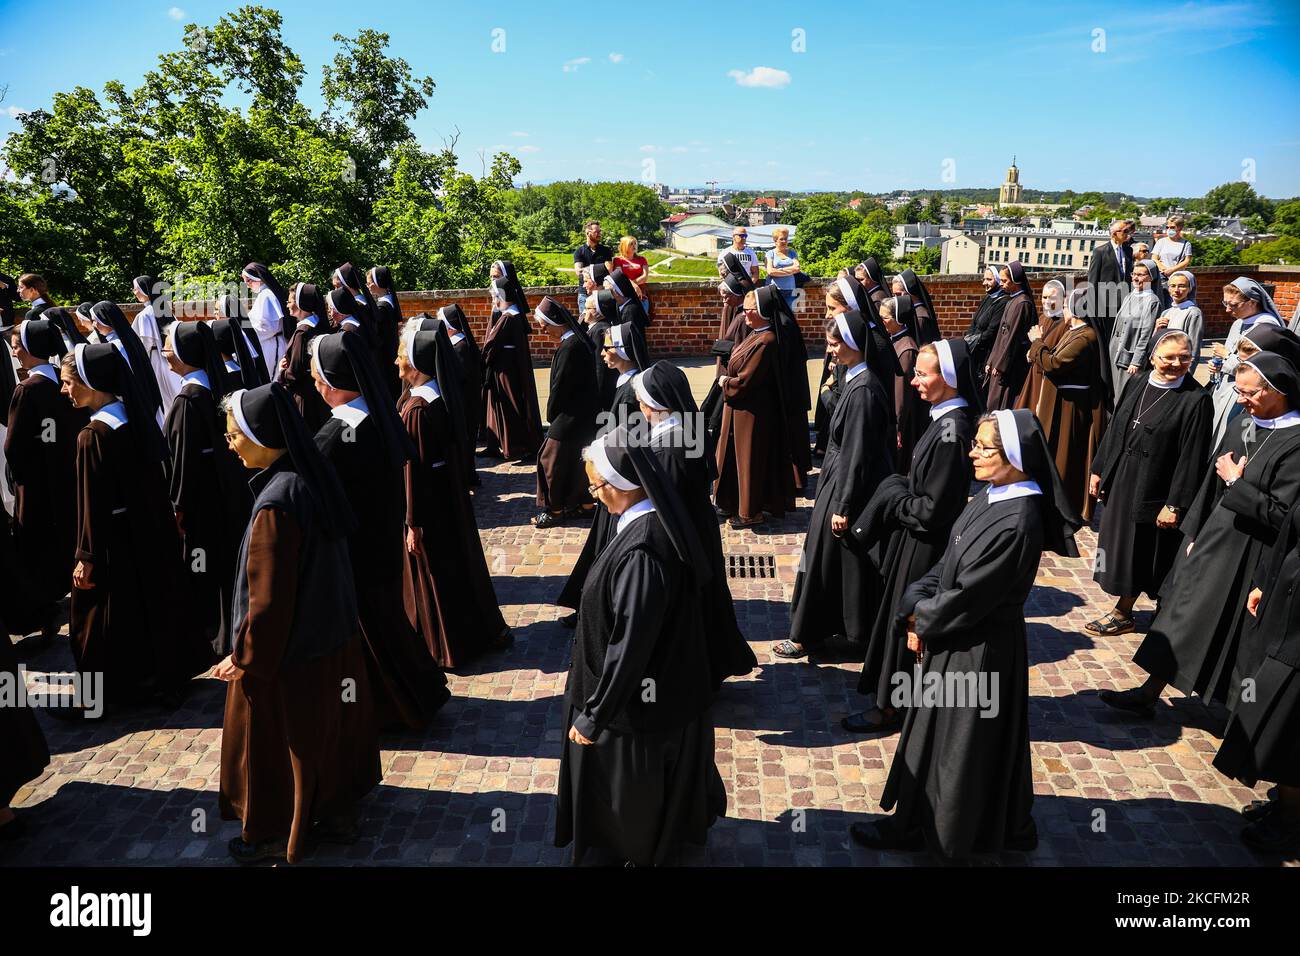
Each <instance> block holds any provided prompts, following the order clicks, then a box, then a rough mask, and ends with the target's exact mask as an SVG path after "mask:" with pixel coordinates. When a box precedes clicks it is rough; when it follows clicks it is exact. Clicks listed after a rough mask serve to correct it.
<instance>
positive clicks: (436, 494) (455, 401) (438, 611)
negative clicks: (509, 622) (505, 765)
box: [397, 321, 511, 668]
mask: <svg viewBox="0 0 1300 956" xmlns="http://www.w3.org/2000/svg"><path fill="white" fill-rule="evenodd" d="M433 326H434V330H433V331H428V332H424V331H419V330H418V329H417V328H416V327H415V324H414V321H412V322H409V323H407V325H406V326H405V328H404V329H403V331H402V335H401V337H400V339H399V342H398V350H397V368H398V370H399V371H400V372H401V374H402V380H403V381H404V382H405V383H406V385H407V386H408V387H409V388H410V391H409V392H408V394H407V397H406V400H405V402H404V403H403V405H402V425H403V426H404V427H405V429H406V434H407V435H408V436H409V437H410V439H411V442H412V444H413V445H414V446H415V456H414V457H413V458H411V460H410V461H408V462H407V463H406V468H405V479H406V563H407V576H406V589H405V595H406V614H407V617H408V618H409V619H410V621H411V623H412V625H413V626H415V627H416V628H417V629H418V630H419V631H420V633H421V634H423V635H424V640H425V643H426V644H428V647H429V653H430V654H431V655H433V658H434V660H436V661H437V662H438V664H439V666H441V667H446V668H452V667H461V666H463V665H465V664H466V663H468V662H469V661H471V660H473V659H474V658H475V657H477V656H479V655H480V654H483V653H485V652H488V651H493V650H500V649H501V648H504V647H508V646H509V645H510V643H511V635H510V629H509V628H508V627H506V622H505V619H504V618H503V617H502V616H501V608H500V606H499V603H498V601H497V596H496V592H495V590H494V589H493V587H492V576H491V574H489V572H488V568H487V562H486V560H485V559H484V556H483V542H482V541H481V540H480V539H479V534H478V525H477V524H476V523H475V521H474V506H473V504H472V502H471V501H470V496H469V489H468V487H467V486H466V484H465V470H464V467H463V465H461V464H460V463H462V462H463V460H464V459H465V458H467V457H468V458H469V459H470V460H471V461H472V460H473V452H474V450H473V448H471V447H470V445H469V436H468V434H467V431H466V424H465V413H464V410H463V409H462V408H461V407H460V398H461V394H462V391H461V381H460V375H461V367H460V360H459V359H458V358H457V356H456V354H455V352H454V350H453V346H452V344H451V341H450V340H449V339H448V338H447V330H446V328H445V327H444V326H443V325H442V323H440V322H436V321H434V322H433Z"/></svg>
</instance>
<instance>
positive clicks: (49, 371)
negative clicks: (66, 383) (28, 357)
mask: <svg viewBox="0 0 1300 956" xmlns="http://www.w3.org/2000/svg"><path fill="white" fill-rule="evenodd" d="M33 375H39V376H41V378H48V379H49V380H50V381H51V382H53V383H54V384H55V385H58V384H59V373H58V372H56V371H55V370H54V366H53V365H51V364H50V363H49V362H42V363H41V364H40V365H33V366H32V367H31V368H29V369H28V370H27V377H28V378H31V377H32V376H33Z"/></svg>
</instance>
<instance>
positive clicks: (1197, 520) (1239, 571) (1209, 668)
mask: <svg viewBox="0 0 1300 956" xmlns="http://www.w3.org/2000/svg"><path fill="white" fill-rule="evenodd" d="M1244 421H1245V422H1247V423H1251V422H1252V420H1251V419H1250V418H1246V419H1244ZM1253 431H1254V437H1253V438H1252V440H1251V441H1249V442H1247V441H1246V430H1244V429H1230V430H1229V432H1228V434H1227V435H1226V436H1224V439H1223V441H1222V442H1221V443H1220V445H1219V448H1218V451H1217V453H1216V454H1215V456H1214V457H1215V458H1216V459H1217V458H1218V457H1219V455H1223V454H1225V453H1227V452H1231V453H1232V454H1233V460H1234V461H1236V460H1239V459H1240V457H1241V456H1242V455H1243V454H1245V455H1248V456H1249V459H1250V460H1249V461H1248V462H1247V463H1246V471H1245V473H1244V474H1243V475H1242V476H1241V477H1240V478H1239V479H1237V480H1236V481H1235V482H1233V484H1232V487H1231V488H1228V487H1226V486H1225V483H1224V481H1223V479H1222V478H1220V477H1219V476H1218V474H1217V473H1216V472H1215V470H1214V467H1213V466H1211V467H1210V469H1209V470H1208V472H1207V474H1206V476H1205V478H1204V480H1203V481H1202V482H1201V486H1200V488H1199V489H1198V491H1197V493H1196V497H1195V498H1194V499H1193V501H1192V504H1191V506H1190V507H1189V508H1188V509H1187V516H1186V517H1185V518H1183V520H1182V522H1181V524H1180V525H1179V527H1180V530H1181V531H1182V532H1183V535H1184V537H1185V539H1186V541H1185V542H1184V545H1183V548H1182V549H1181V550H1180V551H1179V552H1178V555H1177V556H1176V557H1175V559H1174V566H1173V569H1172V570H1171V571H1170V575H1171V577H1170V578H1169V579H1168V580H1167V581H1166V584H1165V587H1166V592H1167V593H1165V594H1163V595H1162V600H1161V603H1160V610H1159V612H1158V613H1157V614H1156V616H1155V619H1154V620H1153V621H1152V622H1151V628H1150V630H1149V631H1148V632H1147V636H1146V639H1145V640H1144V641H1143V642H1142V643H1141V645H1139V646H1138V649H1137V653H1136V654H1134V655H1133V662H1134V663H1135V664H1137V665H1138V666H1139V667H1141V668H1142V669H1143V670H1145V671H1146V672H1147V673H1148V674H1151V675H1152V676H1153V677H1156V678H1158V679H1160V680H1163V681H1165V682H1166V683H1169V684H1172V685H1173V686H1174V687H1177V688H1178V689H1179V690H1181V691H1182V692H1183V693H1184V694H1192V693H1196V694H1199V695H1201V696H1202V697H1204V698H1206V699H1208V700H1217V701H1219V702H1221V703H1227V704H1228V705H1232V704H1233V703H1235V701H1236V699H1237V694H1238V693H1240V690H1241V681H1242V679H1243V678H1245V677H1249V676H1250V675H1251V674H1253V673H1254V672H1255V671H1256V670H1257V669H1258V667H1259V665H1260V663H1261V661H1262V660H1263V658H1264V648H1263V647H1262V646H1260V643H1259V641H1258V640H1257V639H1255V638H1254V637H1253V636H1252V637H1251V638H1250V639H1244V638H1243V632H1244V631H1245V630H1246V625H1247V623H1248V622H1247V620H1246V618H1247V617H1248V615H1247V614H1246V596H1247V595H1248V594H1249V593H1250V589H1251V578H1252V576H1253V575H1254V574H1255V570H1256V568H1257V566H1258V564H1259V561H1260V558H1261V557H1262V555H1263V554H1264V552H1265V550H1266V549H1267V548H1268V547H1269V546H1270V545H1272V544H1273V542H1274V540H1275V539H1276V538H1277V535H1278V532H1279V531H1280V530H1281V529H1282V527H1283V526H1284V525H1285V523H1286V521H1287V517H1288V512H1289V511H1290V509H1291V508H1292V507H1293V506H1294V505H1295V502H1296V499H1297V497H1300V426H1294V427H1290V428H1259V427H1256V428H1255V429H1254V430H1253ZM1188 542H1193V543H1194V547H1193V548H1192V553H1191V554H1190V555H1188V554H1187V548H1186V545H1187V543H1188ZM1206 582H1213V583H1214V586H1213V587H1206Z"/></svg>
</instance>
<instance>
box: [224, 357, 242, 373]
mask: <svg viewBox="0 0 1300 956" xmlns="http://www.w3.org/2000/svg"><path fill="white" fill-rule="evenodd" d="M226 371H227V372H238V371H239V363H238V362H236V361H235V360H234V359H226Z"/></svg>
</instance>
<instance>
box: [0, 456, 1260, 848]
mask: <svg viewBox="0 0 1300 956" xmlns="http://www.w3.org/2000/svg"><path fill="white" fill-rule="evenodd" d="M482 474H483V478H484V483H483V486H482V488H481V489H480V490H479V492H478V495H477V502H476V510H477V513H478V518H479V526H480V529H481V532H482V536H483V541H484V547H485V548H486V551H487V554H488V559H489V565H490V567H491V568H492V570H493V573H494V575H495V581H496V587H497V594H498V596H499V598H500V600H501V602H502V606H503V608H504V611H505V615H506V620H507V622H508V623H509V624H510V625H511V626H512V627H513V628H514V632H515V636H516V644H515V646H514V647H513V648H512V649H511V650H510V651H508V652H505V653H501V654H497V655H493V656H490V657H488V658H486V659H484V660H481V661H479V662H477V663H476V664H475V665H474V666H473V667H470V668H467V669H464V670H462V671H459V672H456V673H455V674H454V675H452V676H451V687H452V691H453V694H454V697H453V699H452V700H451V702H450V703H448V704H447V705H446V707H445V708H444V709H443V710H442V711H441V713H440V714H439V715H438V717H437V719H436V721H435V722H434V724H433V726H432V727H431V728H430V729H429V730H428V731H427V733H425V734H424V735H423V736H414V735H410V736H388V737H386V738H385V739H384V742H383V743H384V747H385V749H384V753H383V767H384V779H383V783H382V784H381V786H380V787H379V788H378V789H377V790H376V791H375V792H374V793H373V794H372V795H371V796H370V797H369V798H368V800H367V801H366V803H365V805H364V811H363V812H364V820H363V838H362V840H361V841H360V842H359V843H358V844H356V845H355V846H352V847H330V848H324V849H322V850H320V851H318V852H317V853H316V854H315V855H314V856H313V857H312V859H311V861H310V862H311V863H313V864H345V865H346V864H438V863H453V864H515V865H518V864H537V863H542V864H560V863H564V862H567V852H566V851H565V850H560V849H556V848H554V847H552V846H551V834H552V824H553V814H554V805H555V798H554V792H555V785H556V777H557V770H558V766H559V759H558V758H559V751H560V742H561V739H562V736H563V734H564V733H565V731H566V730H567V728H565V727H563V726H562V725H561V707H560V701H561V694H562V692H563V683H564V675H565V672H566V670H567V664H568V648H569V639H570V634H571V632H569V631H567V630H564V629H563V628H561V627H560V625H559V624H558V623H556V618H557V617H559V616H560V614H561V610H560V609H558V608H556V607H554V606H553V605H551V604H549V603H548V601H549V599H550V598H551V597H553V596H554V595H555V594H556V593H557V591H558V590H559V587H560V585H561V583H562V581H563V578H564V575H565V574H566V573H567V571H568V568H569V567H570V565H571V564H572V562H573V560H574V559H575V557H576V556H577V554H578V552H579V550H580V549H581V546H582V542H583V538H584V536H585V534H586V528H585V526H569V527H563V528H556V529H551V530H548V531H537V530H535V529H534V528H532V527H531V526H530V525H529V524H528V523H527V517H528V516H529V515H530V514H531V513H532V511H533V510H534V509H533V502H532V494H533V473H532V470H531V469H529V468H523V467H518V466H509V465H499V466H497V467H495V468H491V469H483V471H482ZM810 509H811V505H810V503H809V502H807V501H802V500H801V501H800V508H799V509H798V511H797V512H795V513H793V514H791V515H789V516H787V517H786V519H785V520H783V521H780V522H774V523H771V524H770V525H769V526H768V527H767V528H766V529H763V530H761V531H759V532H757V533H755V532H753V531H743V532H736V531H732V530H730V529H727V530H726V532H725V534H726V547H727V549H728V551H729V552H730V553H733V554H755V555H761V554H771V555H773V556H774V557H775V562H776V567H777V577H776V578H775V579H770V578H769V579H763V578H752V579H735V580H733V581H732V582H731V584H732V589H733V593H734V594H735V598H736V609H737V614H738V617H739V619H740V623H741V626H742V628H743V630H744V632H745V634H746V635H747V637H748V638H749V640H750V641H751V642H752V644H753V646H754V649H755V651H756V653H757V655H758V659H759V667H758V669H757V670H755V671H754V672H753V674H751V675H750V676H749V677H747V678H740V679H733V680H731V681H730V682H729V683H728V684H727V685H726V686H725V687H724V689H723V691H722V694H721V696H720V699H719V700H718V702H717V704H716V706H715V708H714V719H715V722H716V724H717V762H718V766H719V769H720V770H721V772H722V776H723V778H724V779H725V781H726V785H727V791H728V795H729V808H728V816H727V818H726V819H724V820H720V821H719V822H718V823H717V824H716V825H715V826H714V828H713V829H712V831H711V832H710V839H709V844H708V847H707V848H705V849H699V850H694V849H692V850H688V851H687V852H686V854H685V858H684V860H683V862H684V863H687V864H710V865H773V866H782V865H856V866H863V865H890V866H896V865H901V866H908V865H917V864H924V863H928V862H930V860H929V858H928V857H927V856H925V855H923V854H910V853H909V854H901V853H897V854H896V853H877V852H871V851H867V850H863V849H861V848H859V847H857V846H856V845H855V844H853V843H852V842H851V841H850V840H849V837H848V827H849V824H850V823H851V822H853V821H854V820H856V819H860V818H861V815H862V814H867V813H874V812H878V809H879V808H878V805H877V801H878V799H879V797H880V794H881V791H882V789H883V786H884V782H885V777H886V775H887V773H888V768H889V763H890V760H891V759H892V755H893V752H894V746H895V743H896V740H897V737H896V736H891V737H886V738H884V739H879V738H870V739H863V738H861V737H858V736H854V735H850V734H847V733H845V732H844V731H843V730H841V728H840V726H839V719H840V717H841V716H843V715H844V714H846V713H849V712H851V711H854V710H860V709H861V707H862V700H861V698H859V696H858V695H857V693H856V690H855V688H856V681H857V671H858V670H859V666H860V665H859V664H858V663H857V662H849V663H843V664H809V663H806V662H797V663H792V662H789V661H780V660H776V659H774V658H773V656H772V654H771V653H770V651H769V646H770V644H771V642H772V641H773V640H775V639H779V638H781V637H783V636H785V633H786V628H787V621H788V608H787V601H788V599H789V595H790V591H791V587H792V585H793V581H794V573H795V568H796V565H797V562H798V552H799V547H800V542H801V540H802V531H803V529H804V528H805V526H806V524H807V521H808V516H809V512H810ZM1082 544H1083V545H1084V546H1085V549H1089V548H1091V546H1092V544H1093V538H1092V536H1091V534H1090V533H1085V534H1084V535H1083V536H1082ZM1106 606H1108V602H1107V601H1106V600H1105V599H1104V595H1102V594H1101V592H1100V590H1099V589H1098V588H1097V587H1096V586H1095V585H1094V584H1093V583H1092V581H1091V578H1090V574H1089V571H1088V556H1087V555H1086V554H1085V557H1084V558H1083V559H1074V560H1069V559H1063V558H1058V557H1056V556H1053V555H1046V556H1044V558H1043V562H1042V567H1041V569H1040V572H1039V576H1038V581H1037V586H1036V587H1035V588H1034V591H1033V593H1032V595H1031V597H1030V601H1029V604H1028V606H1027V608H1026V613H1027V615H1028V619H1029V622H1030V629H1029V642H1030V654H1029V657H1030V663H1031V665H1032V669H1031V672H1030V691H1031V694H1032V695H1033V699H1032V706H1031V709H1030V715H1029V719H1030V730H1031V736H1032V739H1033V752H1034V787H1035V792H1036V794H1037V797H1038V799H1037V800H1036V801H1035V804H1034V816H1035V818H1036V819H1037V822H1038V827H1039V832H1040V835H1041V841H1040V845H1039V847H1038V849H1037V850H1036V851H1035V852H1033V853H1030V854H1007V855H1005V856H1004V857H1003V859H1002V862H1004V863H1007V864H1011V865H1015V864H1024V863H1029V864H1034V865H1069V864H1084V865H1093V864H1103V865H1108V864H1153V865H1188V864H1209V865H1276V864H1277V863H1278V862H1280V861H1278V860H1276V859H1271V858H1268V857H1263V856H1259V855H1256V854H1254V853H1252V852H1251V851H1249V850H1247V849H1246V848H1244V847H1243V845H1242V844H1241V843H1240V842H1239V841H1238V838H1237V832H1238V830H1239V829H1240V826H1241V820H1240V817H1239V816H1238V814H1237V810H1238V808H1239V807H1241V806H1242V805H1244V804H1245V803H1246V802H1248V801H1249V800H1251V799H1253V798H1254V797H1255V796H1257V795H1259V794H1260V793H1262V792H1263V788H1262V787H1261V788H1260V790H1259V791H1257V792H1255V793H1252V791H1250V790H1248V789H1246V788H1244V787H1242V786H1240V785H1238V784H1236V783H1234V782H1232V781H1229V780H1227V779H1225V778H1224V777H1222V776H1221V775H1219V774H1218V773H1217V772H1216V771H1214V770H1213V768H1212V767H1211V765H1210V764H1211V760H1212V759H1213V757H1214V753H1215V750H1216V748H1217V746H1218V738H1217V736H1216V732H1217V730H1218V729H1220V728H1221V726H1222V719H1223V715H1222V714H1217V715H1214V714H1209V713H1207V712H1206V710H1205V709H1204V708H1203V707H1202V706H1201V704H1200V703H1199V702H1198V701H1196V700H1194V699H1185V698H1181V697H1174V698H1173V699H1169V698H1166V700H1165V701H1164V702H1163V704H1162V706H1161V708H1160V711H1159V715H1158V716H1157V718H1156V719H1155V720H1154V721H1153V722H1149V723H1131V722H1127V721H1125V720H1123V719H1121V718H1120V717H1119V716H1117V715H1116V714H1115V713H1114V712H1112V711H1109V710H1108V709H1107V708H1106V707H1104V706H1103V705H1102V704H1101V703H1100V702H1099V701H1098V700H1097V699H1096V693H1097V690H1098V689H1099V688H1103V687H1126V686H1130V685H1131V684H1133V683H1134V682H1135V681H1137V680H1139V679H1140V676H1141V675H1140V672H1139V671H1138V669H1137V668H1135V667H1134V666H1133V665H1132V664H1131V663H1130V658H1131V655H1132V652H1133V650H1134V648H1135V647H1136V645H1137V643H1138V641H1139V640H1140V634H1136V635H1135V634H1128V635H1124V636H1121V637H1117V638H1113V639H1109V640H1103V639H1098V638H1093V637H1091V636H1088V635H1086V634H1085V633H1084V632H1083V631H1082V629H1081V627H1082V624H1083V623H1084V621H1086V620H1089V619H1090V617H1091V616H1096V612H1097V611H1098V609H1099V608H1103V607H1106ZM1139 611H1140V612H1143V613H1141V614H1140V615H1139V628H1140V629H1144V628H1145V626H1146V622H1147V620H1148V619H1149V616H1150V615H1149V611H1150V606H1149V605H1139ZM20 654H24V655H25V656H27V657H28V658H29V659H28V660H27V664H28V667H29V668H30V670H31V673H30V674H29V683H36V682H37V681H39V680H40V677H41V673H42V672H46V671H60V670H65V669H67V668H68V667H70V666H71V658H70V656H69V654H68V651H67V642H66V639H60V640H58V641H57V642H56V643H55V644H54V645H53V646H51V647H49V648H47V649H45V650H42V651H40V652H39V653H33V652H32V651H31V650H30V649H29V650H27V651H24V650H23V649H22V647H21V646H20ZM196 683H197V685H198V687H197V688H196V690H195V692H194V693H193V694H192V695H191V696H190V698H189V700H188V702H187V703H186V704H185V705H184V707H183V708H182V709H181V710H179V711H176V712H172V713H167V712H163V711H155V712H143V713H138V714H136V715H133V716H130V717H121V718H116V719H111V720H107V721H105V722H104V723H103V724H102V725H90V726H88V727H82V726H77V725H71V724H66V723H60V722H57V721H54V720H51V719H49V718H48V717H45V716H42V717H41V720H42V723H43V725H44V727H45V732H46V734H47V736H48V738H49V743H50V749H51V752H52V753H53V754H54V757H53V761H52V763H51V765H50V767H49V768H48V769H47V771H46V772H45V774H43V775H42V776H41V777H40V778H39V779H38V780H36V781H35V782H34V783H32V784H31V785H29V786H27V787H25V788H24V789H22V790H20V791H19V793H18V796H17V799H16V806H18V807H20V808H26V811H25V813H26V816H27V818H28V822H29V823H30V824H31V829H32V835H31V836H30V837H29V838H28V839H27V840H25V841H22V842H20V843H18V844H14V845H4V844H0V865H3V864H10V865H12V864H36V865H54V864H79V865H97V864H114V863H128V864H145V865H176V864H204V865H227V863H228V860H227V857H226V851H225V844H226V841H227V840H228V839H229V838H230V837H232V836H235V835H237V833H238V827H237V825H236V824H234V823H227V822H223V821H221V820H220V819H219V815H218V811H217V796H216V791H217V776H218V758H219V752H220V734H221V726H220V724H221V707H222V701H223V698H224V687H223V685H222V684H221V683H220V682H218V681H216V680H211V679H200V680H198V681H197V682H196ZM494 822H495V823H496V824H497V825H496V826H495V827H494Z"/></svg>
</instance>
